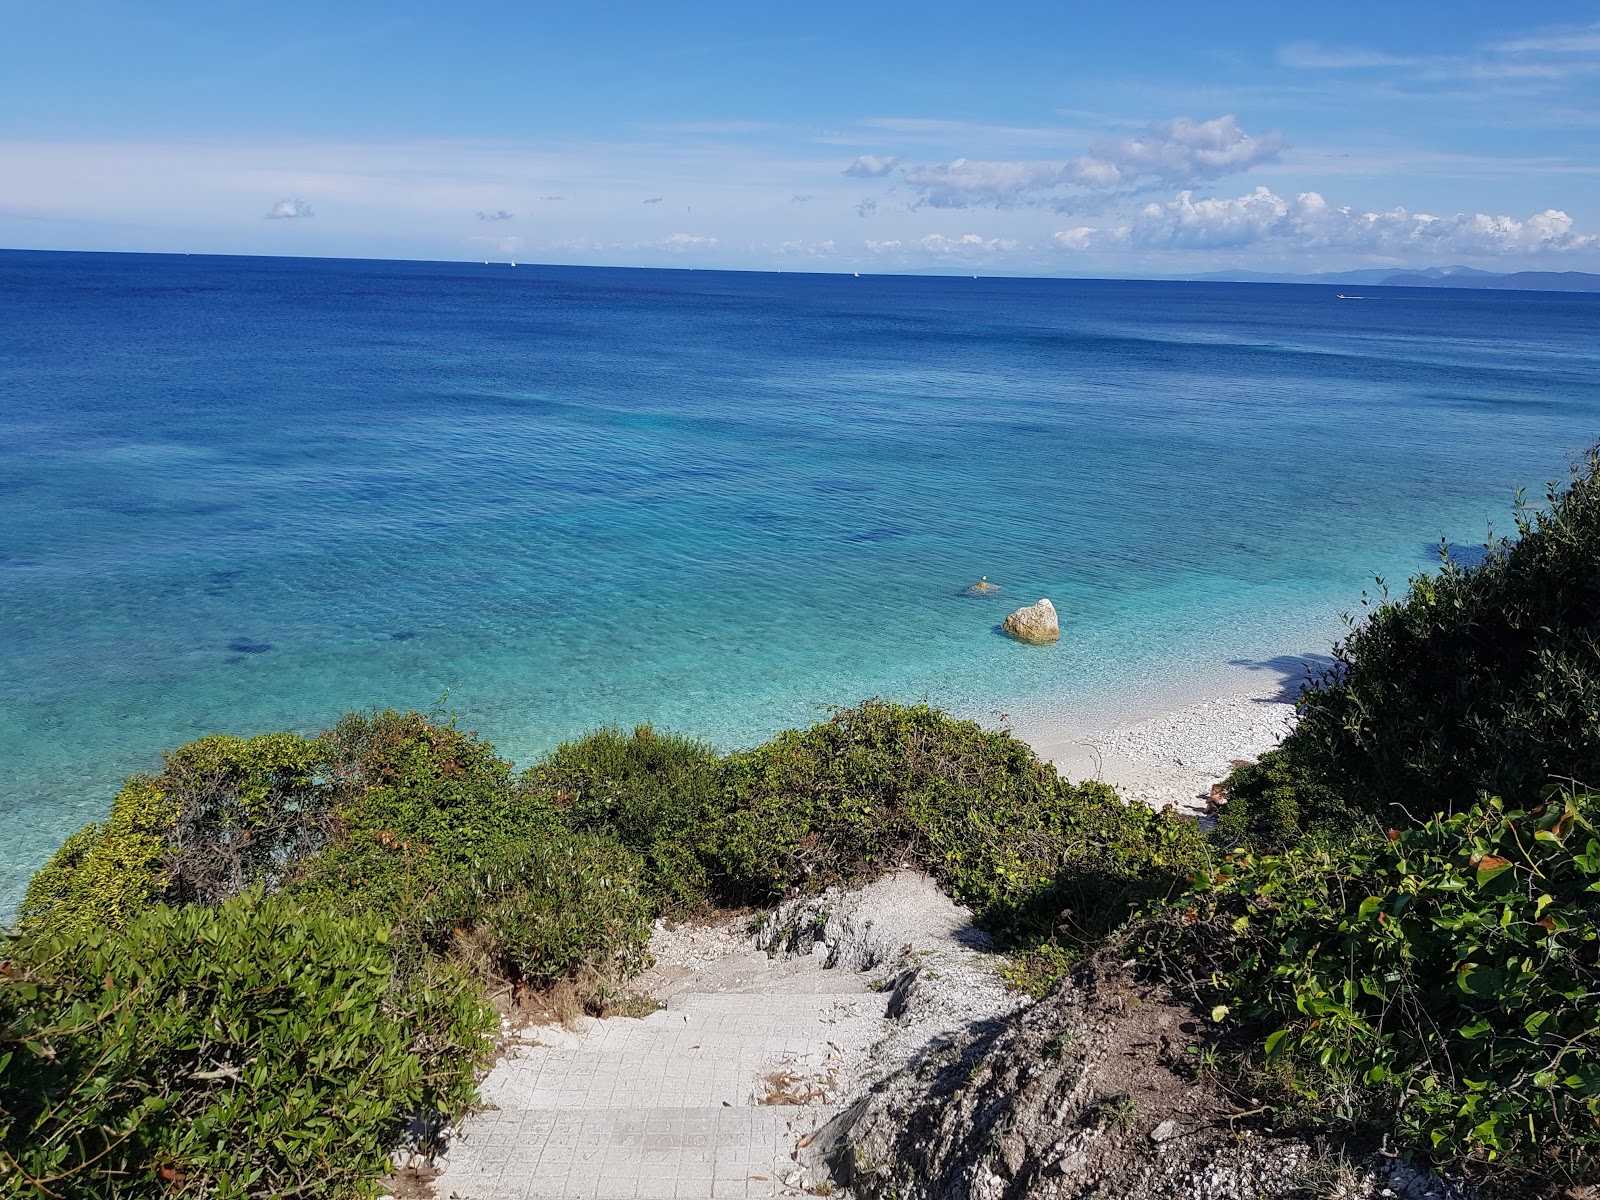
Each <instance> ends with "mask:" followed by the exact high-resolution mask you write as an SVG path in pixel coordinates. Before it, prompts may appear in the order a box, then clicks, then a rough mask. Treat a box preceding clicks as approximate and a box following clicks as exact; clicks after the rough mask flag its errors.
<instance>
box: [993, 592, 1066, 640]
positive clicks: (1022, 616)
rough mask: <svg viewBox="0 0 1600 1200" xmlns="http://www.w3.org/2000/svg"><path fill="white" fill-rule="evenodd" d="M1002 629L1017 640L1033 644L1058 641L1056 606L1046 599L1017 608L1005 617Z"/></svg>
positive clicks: (1058, 627) (1059, 629) (1058, 630)
mask: <svg viewBox="0 0 1600 1200" xmlns="http://www.w3.org/2000/svg"><path fill="white" fill-rule="evenodd" d="M1004 629H1005V631H1006V632H1007V633H1009V634H1010V635H1011V636H1012V637H1014V638H1016V639H1017V640H1018V641H1022V642H1033V643H1034V644H1035V645H1043V644H1044V643H1046V642H1054V641H1059V640H1060V638H1061V626H1060V624H1059V623H1058V622H1057V621H1056V606H1055V605H1054V604H1051V603H1050V601H1048V600H1041V601H1039V603H1037V604H1030V605H1028V607H1027V608H1019V609H1017V611H1016V612H1014V613H1012V614H1011V615H1010V616H1009V617H1007V618H1006V620H1005V625H1004Z"/></svg>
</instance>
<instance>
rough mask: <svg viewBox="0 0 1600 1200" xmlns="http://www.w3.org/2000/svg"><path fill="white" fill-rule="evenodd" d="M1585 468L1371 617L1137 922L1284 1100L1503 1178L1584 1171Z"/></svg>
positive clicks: (1525, 1186)
mask: <svg viewBox="0 0 1600 1200" xmlns="http://www.w3.org/2000/svg"><path fill="white" fill-rule="evenodd" d="M1597 471H1600V459H1597V457H1596V455H1595V454H1594V453H1593V452H1591V453H1590V455H1589V456H1588V457H1587V459H1586V461H1585V462H1584V463H1582V464H1581V465H1580V466H1579V468H1578V469H1577V470H1576V471H1575V472H1574V474H1573V478H1572V481H1571V483H1570V485H1569V486H1568V487H1567V488H1565V489H1552V490H1551V491H1550V493H1549V495H1548V506H1547V507H1546V508H1545V510H1544V511H1542V512H1538V513H1530V512H1528V511H1527V510H1525V509H1523V508H1522V507H1521V506H1520V505H1519V508H1518V511H1517V516H1516V523H1517V531H1516V536H1515V538H1514V539H1510V540H1501V541H1498V542H1493V543H1491V545H1490V546H1489V548H1488V554H1487V556H1486V558H1485V560H1484V562H1483V563H1482V564H1481V565H1479V566H1474V567H1469V568H1462V567H1458V566H1455V565H1452V564H1450V563H1448V562H1447V563H1445V564H1444V565H1443V567H1442V569H1441V570H1440V571H1439V572H1438V573H1437V574H1434V575H1428V576H1420V577H1418V578H1416V579H1414V580H1412V581H1411V584H1410V587H1409V588H1408V590H1407V592H1406V594H1405V595H1404V596H1403V597H1401V598H1399V599H1390V598H1387V597H1385V598H1384V599H1383V601H1382V602H1381V603H1380V604H1378V605H1377V606H1376V607H1375V608H1374V609H1373V610H1372V611H1371V612H1370V613H1369V614H1368V616H1367V618H1366V620H1365V621H1364V622H1363V623H1361V624H1360V625H1359V626H1358V627H1356V628H1355V629H1354V630H1353V632H1352V633H1351V635H1350V636H1349V638H1348V639H1347V640H1346V641H1345V642H1344V643H1343V645H1341V646H1340V647H1339V648H1338V651H1337V659H1338V665H1337V667H1336V668H1335V670H1334V671H1332V672H1331V673H1330V674H1329V675H1328V676H1327V677H1326V678H1324V679H1323V680H1321V681H1320V682H1319V683H1318V685H1317V686H1315V687H1313V688H1312V689H1311V690H1310V691H1308V692H1307V693H1306V694H1305V696H1304V697H1303V699H1302V701H1301V705H1300V708H1301V713H1302V721H1301V723H1300V725H1299V726H1298V728H1297V729H1296V730H1295V731H1294V733H1292V734H1291V735H1290V736H1289V737H1288V738H1287V739H1286V740H1285V741H1284V743H1283V744H1282V746H1281V747H1279V748H1278V749H1277V750H1275V751H1272V752H1271V753H1269V754H1268V755H1266V756H1264V757H1263V759H1262V760H1261V761H1260V762H1259V763H1256V764H1252V765H1251V766H1249V767H1245V768H1243V769H1241V770H1239V771H1237V772H1235V774H1234V775H1233V776H1232V777H1231V778H1230V779H1229V780H1228V781H1226V783H1225V785H1224V788H1225V792H1226V795H1227V798H1228V802H1227V806H1226V808H1225V810H1224V817H1223V819H1222V820H1221V821H1220V822H1219V828H1218V835H1217V838H1216V841H1217V843H1218V846H1217V859H1216V861H1215V862H1214V864H1213V866H1212V868H1211V869H1210V870H1207V871H1202V872H1200V873H1198V874H1197V876H1196V878H1195V881H1194V883H1193V884H1192V886H1191V888H1190V889H1189V892H1188V894H1187V895H1185V896H1184V897H1182V898H1180V899H1179V901H1178V902H1177V903H1176V904H1175V905H1174V906H1171V907H1169V908H1167V909H1165V910H1164V911H1162V912H1160V913H1158V914H1156V915H1155V916H1154V917H1153V919H1152V920H1151V921H1150V922H1148V923H1147V924H1146V925H1144V926H1143V927H1142V928H1141V929H1140V931H1139V933H1138V935H1137V936H1138V938H1139V939H1140V940H1141V943H1142V945H1143V948H1144V950H1145V952H1146V953H1147V954H1148V955H1149V956H1150V957H1151V959H1152V961H1153V962H1155V963H1157V964H1159V969H1160V970H1162V971H1163V972H1164V973H1166V974H1168V975H1169V976H1170V977H1172V978H1174V979H1176V980H1178V981H1180V982H1184V983H1187V984H1188V985H1189V986H1191V987H1192V988H1193V989H1194V991H1195V993H1196V995H1197V996H1200V997H1202V998H1203V999H1204V1001H1205V1002H1206V1003H1207V1004H1210V1005H1215V1006H1216V1007H1215V1010H1214V1011H1215V1015H1216V1016H1217V1018H1218V1019H1219V1020H1221V1021H1222V1022H1223V1024H1224V1026H1225V1028H1227V1029H1230V1030H1232V1031H1233V1033H1234V1035H1235V1036H1236V1037H1238V1036H1242V1037H1243V1038H1244V1043H1243V1044H1244V1051H1243V1053H1241V1054H1239V1055H1238V1056H1237V1058H1236V1060H1235V1065H1236V1066H1237V1067H1238V1068H1239V1069H1240V1070H1241V1071H1243V1072H1245V1073H1246V1078H1247V1079H1249V1082H1250V1085H1251V1086H1252V1087H1253V1088H1256V1089H1259V1088H1261V1087H1263V1086H1268V1087H1271V1086H1272V1085H1271V1081H1274V1080H1275V1081H1276V1087H1275V1089H1274V1091H1275V1094H1276V1095H1278V1096H1279V1097H1280V1098H1281V1100H1282V1105H1283V1112H1284V1114H1285V1115H1289V1116H1295V1117H1298V1118H1299V1119H1303V1120H1306V1121H1308V1122H1309V1123H1310V1124H1311V1125H1313V1126H1314V1127H1317V1128H1327V1127H1329V1126H1330V1125H1334V1126H1338V1125H1342V1126H1344V1127H1346V1128H1349V1129H1352V1130H1366V1131H1372V1132H1380V1131H1381V1132H1386V1133H1392V1134H1394V1135H1396V1136H1398V1138H1399V1140H1400V1142H1401V1144H1402V1145H1406V1146H1409V1147H1411V1148H1413V1149H1417V1150H1420V1151H1423V1152H1426V1153H1428V1154H1431V1155H1432V1156H1434V1157H1435V1158H1436V1159H1437V1160H1439V1161H1443V1162H1446V1163H1454V1164H1456V1165H1457V1166H1463V1167H1465V1166H1470V1167H1473V1168H1475V1169H1480V1170H1483V1171H1487V1172H1489V1173H1490V1175H1491V1176H1492V1177H1495V1178H1499V1179H1501V1180H1508V1179H1509V1180H1512V1181H1513V1182H1512V1183H1511V1184H1509V1186H1511V1187H1512V1188H1513V1189H1514V1193H1515V1194H1523V1195H1527V1194H1531V1192H1532V1190H1534V1189H1535V1188H1536V1187H1538V1186H1543V1185H1550V1186H1554V1185H1555V1184H1556V1183H1561V1182H1568V1181H1580V1182H1587V1183H1593V1182H1595V1181H1596V1180H1597V1179H1600V968H1597V960H1600V943H1597V937H1600V932H1597V930H1600V837H1597V835H1596V830H1595V826H1594V824H1593V822H1594V821H1595V818H1596V810H1597V805H1600V798H1597V797H1595V796H1593V795H1591V794H1590V793H1589V792H1588V790H1587V788H1586V785H1587V784H1590V783H1597V782H1600V477H1597ZM1252 1073H1253V1074H1252ZM1263 1081H1266V1082H1263Z"/></svg>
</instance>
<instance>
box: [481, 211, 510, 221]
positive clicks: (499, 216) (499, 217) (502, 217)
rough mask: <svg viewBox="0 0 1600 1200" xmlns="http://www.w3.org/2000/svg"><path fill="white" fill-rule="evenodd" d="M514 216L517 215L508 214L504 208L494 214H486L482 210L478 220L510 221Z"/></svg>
mask: <svg viewBox="0 0 1600 1200" xmlns="http://www.w3.org/2000/svg"><path fill="white" fill-rule="evenodd" d="M514 216H516V214H515V213H508V212H507V211H506V210H505V209H503V208H497V209H495V211H494V212H484V211H483V210H481V209H480V210H479V211H478V220H480V221H509V220H511V218H512V217H514Z"/></svg>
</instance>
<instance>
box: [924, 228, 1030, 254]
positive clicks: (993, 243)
mask: <svg viewBox="0 0 1600 1200" xmlns="http://www.w3.org/2000/svg"><path fill="white" fill-rule="evenodd" d="M917 245H919V246H921V247H922V248H923V249H924V250H926V251H928V252H929V253H931V254H941V255H958V256H961V257H964V258H970V257H972V256H974V255H979V254H994V253H997V252H999V251H1002V250H1015V249H1016V248H1017V243H1016V242H1014V241H1012V240H1011V239H1010V238H985V237H984V236H983V235H982V234H977V233H963V234H962V235H961V236H960V237H945V235H944V234H942V233H930V234H928V235H927V236H926V237H924V238H921V239H919V240H918V242H917Z"/></svg>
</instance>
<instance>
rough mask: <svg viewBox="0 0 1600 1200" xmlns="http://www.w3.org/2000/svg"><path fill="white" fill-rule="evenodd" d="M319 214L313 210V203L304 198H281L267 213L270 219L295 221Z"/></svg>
mask: <svg viewBox="0 0 1600 1200" xmlns="http://www.w3.org/2000/svg"><path fill="white" fill-rule="evenodd" d="M316 215H317V214H316V213H314V212H312V211H311V205H309V204H307V203H306V202H305V201H304V200H279V201H278V202H277V203H276V204H274V205H273V206H272V209H271V211H270V212H268V213H267V220H269V221H294V220H299V219H302V218H305V217H314V216H316Z"/></svg>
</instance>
